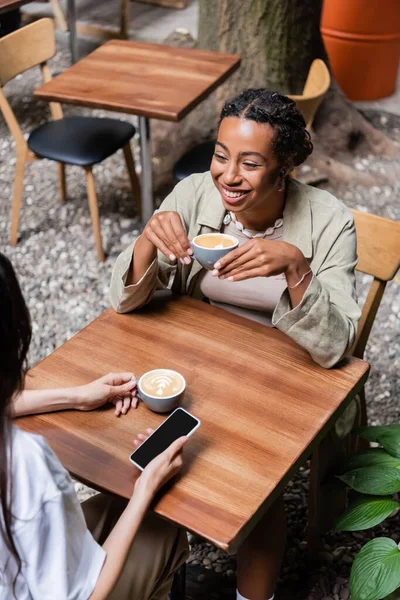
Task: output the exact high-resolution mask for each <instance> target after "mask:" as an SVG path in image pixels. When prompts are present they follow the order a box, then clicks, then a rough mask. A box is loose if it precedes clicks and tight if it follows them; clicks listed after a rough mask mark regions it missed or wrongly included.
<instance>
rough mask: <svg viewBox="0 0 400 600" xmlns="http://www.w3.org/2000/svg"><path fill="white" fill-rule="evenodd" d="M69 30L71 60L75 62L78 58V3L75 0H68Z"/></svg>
mask: <svg viewBox="0 0 400 600" xmlns="http://www.w3.org/2000/svg"><path fill="white" fill-rule="evenodd" d="M67 11H68V15H67V18H68V30H69V48H70V52H71V62H72V63H75V62H76V61H77V60H78V48H77V40H76V5H75V0H68V3H67Z"/></svg>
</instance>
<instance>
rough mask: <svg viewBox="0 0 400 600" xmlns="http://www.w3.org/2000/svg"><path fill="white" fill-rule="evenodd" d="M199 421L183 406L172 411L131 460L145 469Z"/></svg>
mask: <svg viewBox="0 0 400 600" xmlns="http://www.w3.org/2000/svg"><path fill="white" fill-rule="evenodd" d="M198 423H199V421H198V420H197V419H195V418H194V417H192V415H189V413H187V412H185V411H184V410H182V409H181V408H178V409H177V410H176V411H175V412H173V413H172V415H171V416H170V417H168V419H166V420H165V421H164V423H163V424H162V425H161V426H160V427H159V428H158V429H156V431H155V432H154V433H152V434H151V436H150V437H149V438H147V440H146V441H145V442H143V444H142V445H141V446H139V448H138V449H137V450H135V452H133V453H132V454H131V460H133V461H134V462H135V463H137V464H138V465H139V466H140V467H142V469H144V468H145V467H146V466H147V465H148V464H149V462H151V461H152V460H153V458H155V457H156V456H158V455H159V454H161V452H164V450H166V449H167V448H168V447H169V446H170V445H171V444H172V442H174V441H175V440H177V439H178V438H180V437H181V436H183V435H188V434H189V433H190V432H191V431H192V429H194V428H195V427H196V426H197V425H198Z"/></svg>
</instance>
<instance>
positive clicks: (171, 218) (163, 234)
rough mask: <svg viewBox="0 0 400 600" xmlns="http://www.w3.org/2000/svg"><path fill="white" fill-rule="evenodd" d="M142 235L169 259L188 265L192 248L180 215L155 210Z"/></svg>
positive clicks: (173, 212)
mask: <svg viewBox="0 0 400 600" xmlns="http://www.w3.org/2000/svg"><path fill="white" fill-rule="evenodd" d="M143 236H145V238H146V239H147V240H148V241H149V242H151V243H152V244H153V246H154V247H155V248H157V250H160V252H162V253H163V254H164V256H166V257H167V258H168V259H169V260H171V261H174V260H176V259H179V260H180V261H181V263H182V264H186V265H189V264H190V263H191V260H192V259H191V256H192V254H193V250H192V248H191V245H190V242H189V239H188V237H187V234H186V231H185V229H184V227H183V224H182V220H181V217H180V215H179V214H178V213H177V212H175V211H165V212H157V213H156V214H154V215H153V216H152V217H151V219H150V220H149V221H148V223H147V225H146V227H145V228H144V231H143Z"/></svg>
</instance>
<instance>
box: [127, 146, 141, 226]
mask: <svg viewBox="0 0 400 600" xmlns="http://www.w3.org/2000/svg"><path fill="white" fill-rule="evenodd" d="M123 151H124V156H125V162H126V166H127V169H128V173H129V179H130V180H131V187H132V192H133V195H134V197H135V200H136V205H137V210H138V214H139V218H140V219H141V218H142V190H141V187H140V182H139V178H138V176H137V173H136V169H135V161H134V160H133V155H132V149H131V145H130V143H129V142H128V143H127V144H126V146H124V147H123Z"/></svg>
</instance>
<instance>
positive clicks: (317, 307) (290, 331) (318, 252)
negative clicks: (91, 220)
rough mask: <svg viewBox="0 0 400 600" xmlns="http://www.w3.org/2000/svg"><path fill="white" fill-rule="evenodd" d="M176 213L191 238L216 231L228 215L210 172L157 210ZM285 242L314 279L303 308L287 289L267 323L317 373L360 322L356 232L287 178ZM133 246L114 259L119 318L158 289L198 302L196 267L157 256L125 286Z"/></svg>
mask: <svg viewBox="0 0 400 600" xmlns="http://www.w3.org/2000/svg"><path fill="white" fill-rule="evenodd" d="M160 210H161V211H177V212H178V213H179V214H180V216H181V218H182V221H183V225H184V227H185V230H186V232H187V234H188V237H189V239H192V238H194V237H195V236H196V235H199V234H200V233H209V232H215V231H220V230H221V228H222V225H223V224H222V221H223V218H224V216H225V214H226V211H225V208H224V206H223V204H222V200H221V197H220V194H219V192H218V190H217V189H216V187H215V186H214V183H213V181H212V179H211V175H210V173H209V172H207V173H202V174H196V175H192V176H191V177H188V178H187V179H184V180H183V181H181V182H180V183H178V185H177V186H176V187H175V188H174V190H173V191H172V192H171V194H169V196H168V197H167V198H166V199H165V200H164V202H163V203H162V205H161V207H160ZM283 218H284V227H283V239H284V241H286V242H289V243H291V244H294V245H295V246H297V247H298V248H299V249H300V250H301V251H302V253H303V254H304V256H305V258H306V259H307V260H308V261H309V263H310V267H311V269H312V271H313V278H312V280H311V282H310V285H309V286H308V288H307V291H306V292H305V294H304V296H303V299H302V301H301V303H300V304H299V305H298V306H296V308H294V309H292V308H291V304H290V297H289V293H288V291H287V290H285V291H284V292H283V294H282V296H281V298H280V300H279V302H278V305H277V307H276V309H275V311H274V314H273V317H272V323H273V325H274V326H275V327H277V328H278V329H280V330H281V331H284V332H285V333H286V334H287V335H288V336H290V337H291V338H292V339H293V340H295V341H296V342H297V343H298V344H300V346H302V347H303V348H305V349H306V350H308V352H309V353H310V354H311V356H312V357H313V359H314V360H315V361H316V362H317V363H319V364H320V365H322V366H323V367H332V366H333V365H335V364H336V363H337V362H338V361H339V360H340V359H341V358H342V357H343V355H344V354H345V353H346V352H347V350H348V349H349V348H350V347H351V345H352V343H353V341H354V338H355V335H356V330H357V322H358V320H359V318H360V314H361V311H360V308H359V306H358V304H357V300H356V290H355V273H354V268H355V265H356V263H357V254H356V233H355V228H354V222H353V216H352V214H351V212H350V211H349V210H348V209H347V208H346V206H345V205H344V204H343V203H342V202H340V201H339V200H337V199H336V198H335V197H334V196H332V195H331V194H329V193H328V192H325V191H322V190H318V189H316V188H313V187H310V186H308V185H304V184H302V183H300V182H298V181H295V180H293V179H289V180H288V189H287V196H286V204H285V210H284V214H283ZM132 253H133V245H131V246H130V247H129V248H127V249H126V250H125V251H124V252H122V254H120V256H119V257H118V259H117V262H116V264H115V267H114V271H113V274H112V279H111V292H110V293H111V304H112V306H113V307H114V309H115V310H116V311H117V312H121V313H125V312H129V311H132V310H135V309H136V308H139V307H140V306H143V305H144V304H146V303H147V302H148V301H149V300H150V298H151V297H152V295H153V293H154V292H155V290H156V289H160V288H169V289H171V290H172V291H174V292H177V293H181V294H188V295H190V296H193V297H194V298H197V299H200V300H201V299H204V296H203V295H202V293H201V290H200V284H199V273H200V271H201V269H202V267H201V265H200V264H199V263H198V262H197V261H192V263H191V264H190V265H182V264H181V263H180V262H179V261H177V262H171V261H169V260H168V259H167V258H166V257H165V256H164V255H163V254H161V253H160V252H159V253H158V260H157V261H154V262H153V264H152V265H151V266H150V267H149V269H148V270H147V272H146V273H145V275H144V276H143V277H142V279H141V280H140V281H139V282H138V283H136V284H134V285H129V286H125V281H126V276H127V273H128V270H129V268H130V264H131V261H132Z"/></svg>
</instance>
